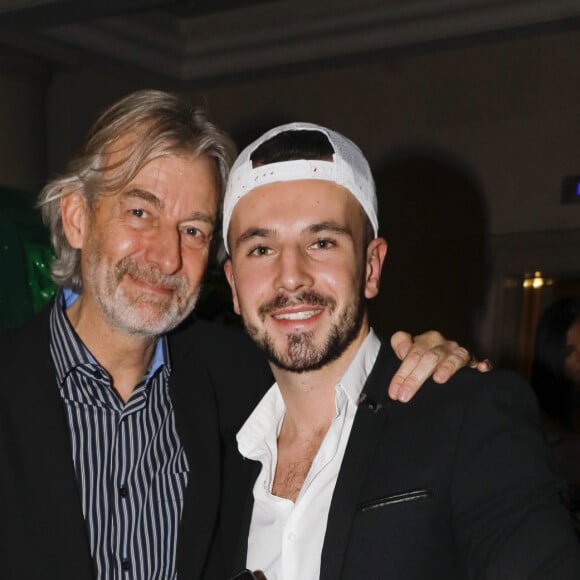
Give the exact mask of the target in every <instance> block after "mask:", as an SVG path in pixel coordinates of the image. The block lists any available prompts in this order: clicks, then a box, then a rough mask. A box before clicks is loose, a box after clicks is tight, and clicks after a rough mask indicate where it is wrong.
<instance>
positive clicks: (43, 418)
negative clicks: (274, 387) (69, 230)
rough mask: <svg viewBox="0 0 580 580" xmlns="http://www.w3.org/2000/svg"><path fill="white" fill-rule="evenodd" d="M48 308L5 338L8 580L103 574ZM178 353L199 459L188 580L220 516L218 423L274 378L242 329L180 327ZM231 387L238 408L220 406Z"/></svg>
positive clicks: (178, 386) (3, 495)
mask: <svg viewBox="0 0 580 580" xmlns="http://www.w3.org/2000/svg"><path fill="white" fill-rule="evenodd" d="M49 312H50V309H47V310H45V311H44V312H43V313H42V314H41V315H40V316H39V317H38V318H37V319H35V320H34V321H32V322H31V323H30V324H28V325H27V326H25V327H23V328H21V329H18V330H15V331H12V332H10V333H7V334H4V335H2V336H0V357H1V361H2V365H1V373H2V375H1V378H0V578H3V579H4V578H5V579H7V580H8V579H10V580H39V579H43V580H53V579H54V580H69V579H70V580H89V579H93V578H94V572H93V563H92V561H91V557H90V553H89V545H88V539H87V534H86V531H85V523H84V519H83V515H82V511H81V503H80V496H79V492H78V489H77V483H76V479H75V474H74V470H73V462H72V456H71V450H70V442H69V435H68V428H67V424H66V419H65V415H64V411H63V404H62V401H61V398H60V395H59V393H58V387H57V383H56V374H55V369H54V366H53V363H52V359H51V356H50V351H49V330H48V319H49ZM169 351H170V357H171V364H172V373H171V377H170V393H171V398H172V402H173V405H174V409H175V417H176V424H177V429H178V432H179V436H180V439H181V442H182V444H183V446H184V448H185V452H186V454H187V458H188V462H189V465H190V479H189V484H188V487H187V490H186V494H185V498H184V506H183V514H182V521H181V527H180V532H179V539H178V547H177V569H178V577H179V578H185V579H189V578H191V579H194V578H201V577H202V576H203V575H204V572H203V571H204V569H205V565H206V559H207V553H208V549H209V545H210V542H211V540H212V537H213V534H214V529H215V525H216V521H217V513H218V505H219V500H220V497H219V493H220V470H221V448H220V447H221V443H220V434H219V426H220V425H222V427H223V429H226V430H228V432H229V431H233V430H236V429H237V428H239V426H240V424H241V421H242V420H243V418H244V417H245V416H246V414H247V412H248V411H249V409H251V408H252V406H253V405H255V404H256V402H257V400H258V399H259V397H260V396H261V393H262V392H263V390H264V388H265V387H266V386H267V385H268V386H269V384H270V383H271V375H270V373H269V370H268V369H267V365H266V363H265V360H264V359H263V357H262V355H261V354H259V353H258V351H257V349H256V348H255V347H254V345H253V344H251V343H250V341H249V339H246V338H245V337H244V335H243V334H242V333H241V332H236V331H233V330H230V329H225V328H222V327H221V326H220V325H215V324H211V323H207V322H204V321H201V320H198V321H195V323H193V324H190V325H187V326H184V327H183V328H182V329H179V330H178V331H177V332H174V333H172V335H171V336H170V337H169ZM218 382H219V383H220V384H219V387H216V384H217V383H218ZM216 389H217V390H216ZM230 389H232V390H234V391H235V392H236V393H235V394H234V395H233V396H232V401H233V405H232V408H231V409H230V408H229V407H228V410H227V411H226V410H224V411H223V412H221V413H218V409H217V403H218V401H221V402H225V401H226V400H227V399H228V397H227V392H228V390H230ZM237 392H239V393H240V396H238V395H237ZM244 392H245V393H246V398H247V400H245V399H243V398H242V397H241V393H244ZM144 580H145V579H144Z"/></svg>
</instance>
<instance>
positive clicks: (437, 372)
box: [389, 330, 492, 403]
mask: <svg viewBox="0 0 580 580" xmlns="http://www.w3.org/2000/svg"><path fill="white" fill-rule="evenodd" d="M391 346H392V347H393V350H394V351H395V353H396V354H397V356H398V357H399V358H400V359H401V360H402V361H403V362H402V363H401V366H400V367H399V370H398V371H397V372H396V374H395V376H394V377H393V380H392V381H391V384H390V385H389V396H390V397H391V399H394V400H397V401H401V402H402V403H406V402H407V401H410V400H411V399H412V398H413V396H414V395H415V393H416V392H417V391H418V390H419V389H420V388H421V386H422V385H423V383H424V382H425V381H426V380H427V379H428V378H429V377H430V376H431V375H433V380H434V381H435V382H436V383H444V382H445V381H447V380H448V379H449V377H451V376H452V375H453V374H455V373H456V372H457V371H458V370H459V369H460V368H461V367H464V366H466V365H469V366H470V367H471V368H474V369H477V370H478V371H480V372H486V371H489V370H491V367H492V365H491V362H490V361H489V360H487V359H486V360H483V361H478V360H477V359H475V357H473V356H472V355H470V354H469V352H468V351H467V350H466V349H465V348H463V347H462V346H459V345H458V344H457V343H456V342H455V341H453V340H445V338H444V336H443V335H442V334H441V333H440V332H437V331H436V330H431V331H429V332H424V333H423V334H419V335H418V336H416V337H415V339H414V340H413V337H412V336H411V335H410V334H409V333H407V332H403V331H399V332H395V334H393V336H392V337H391Z"/></svg>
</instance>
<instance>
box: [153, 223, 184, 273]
mask: <svg viewBox="0 0 580 580" xmlns="http://www.w3.org/2000/svg"><path fill="white" fill-rule="evenodd" d="M146 258H147V262H149V263H151V264H155V265H156V266H157V267H158V268H159V270H160V271H161V272H162V273H163V274H175V273H176V272H178V271H179V270H180V269H181V266H182V263H183V262H182V254H181V235H180V233H179V231H178V229H177V228H174V227H165V228H159V229H158V230H157V232H156V234H155V235H154V236H152V237H151V238H150V239H149V245H148V247H147V256H146Z"/></svg>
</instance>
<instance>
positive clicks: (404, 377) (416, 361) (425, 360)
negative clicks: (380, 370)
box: [389, 347, 439, 403]
mask: <svg viewBox="0 0 580 580" xmlns="http://www.w3.org/2000/svg"><path fill="white" fill-rule="evenodd" d="M438 362H439V355H438V354H437V352H436V351H435V350H429V351H427V352H425V351H423V350H420V349H416V348H414V347H413V348H412V349H411V351H409V352H408V353H407V355H406V356H405V358H404V359H403V362H402V364H401V366H400V367H399V370H398V371H397V372H396V373H395V376H394V377H393V379H392V380H391V384H390V385H389V396H390V397H391V399H394V400H397V401H401V402H402V403H406V402H408V401H410V400H411V399H412V398H413V396H414V395H415V393H416V392H417V391H418V390H419V388H420V387H421V385H422V384H423V383H424V382H425V380H426V379H428V378H429V377H430V376H431V374H432V373H433V370H434V369H435V367H436V365H437V363H438Z"/></svg>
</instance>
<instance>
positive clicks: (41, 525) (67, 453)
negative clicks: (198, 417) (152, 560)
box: [11, 308, 93, 579]
mask: <svg viewBox="0 0 580 580" xmlns="http://www.w3.org/2000/svg"><path fill="white" fill-rule="evenodd" d="M49 312H50V308H47V309H46V310H45V312H44V313H43V314H42V315H41V316H40V317H39V318H38V319H37V320H35V321H34V322H33V323H32V326H30V327H27V333H26V334H25V335H24V336H25V337H28V338H27V346H28V349H29V351H30V352H32V353H35V354H34V356H35V357H36V358H35V361H34V364H33V365H31V366H29V371H27V372H24V371H23V372H22V373H20V378H19V379H18V381H17V382H18V384H17V385H15V389H14V409H13V410H11V412H13V413H14V419H15V424H16V425H22V426H29V427H30V428H27V429H26V430H21V431H20V437H19V438H18V439H16V440H15V443H14V446H15V450H14V453H15V456H16V457H18V462H17V469H18V472H19V473H20V476H19V477H20V478H21V479H20V481H21V485H20V493H26V494H27V497H28V498H29V506H30V509H34V510H36V522H37V532H38V534H37V535H38V536H39V537H43V538H44V541H48V542H50V545H51V546H52V548H51V549H50V552H51V553H52V554H53V555H54V559H55V561H56V560H58V566H59V567H60V569H62V571H63V577H67V578H68V577H70V578H72V577H75V578H79V579H82V578H92V577H93V565H92V560H91V557H90V549H89V543H88V538H87V534H86V528H85V522H84V518H83V514H82V506H81V500H80V494H79V491H78V486H77V482H76V476H75V473H74V466H73V461H72V451H71V448H70V437H69V434H68V427H67V424H66V418H65V414H64V409H63V403H62V400H61V398H60V396H59V392H58V385H57V381H56V371H55V368H54V365H53V363H52V358H51V355H50V351H49V331H48V318H49ZM32 329H33V330H32ZM30 337H33V338H32V340H34V341H35V344H31V338H30ZM15 432H16V431H15ZM19 446H21V447H19ZM59 554H62V558H61V559H60V560H59V556H58V555H59Z"/></svg>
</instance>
